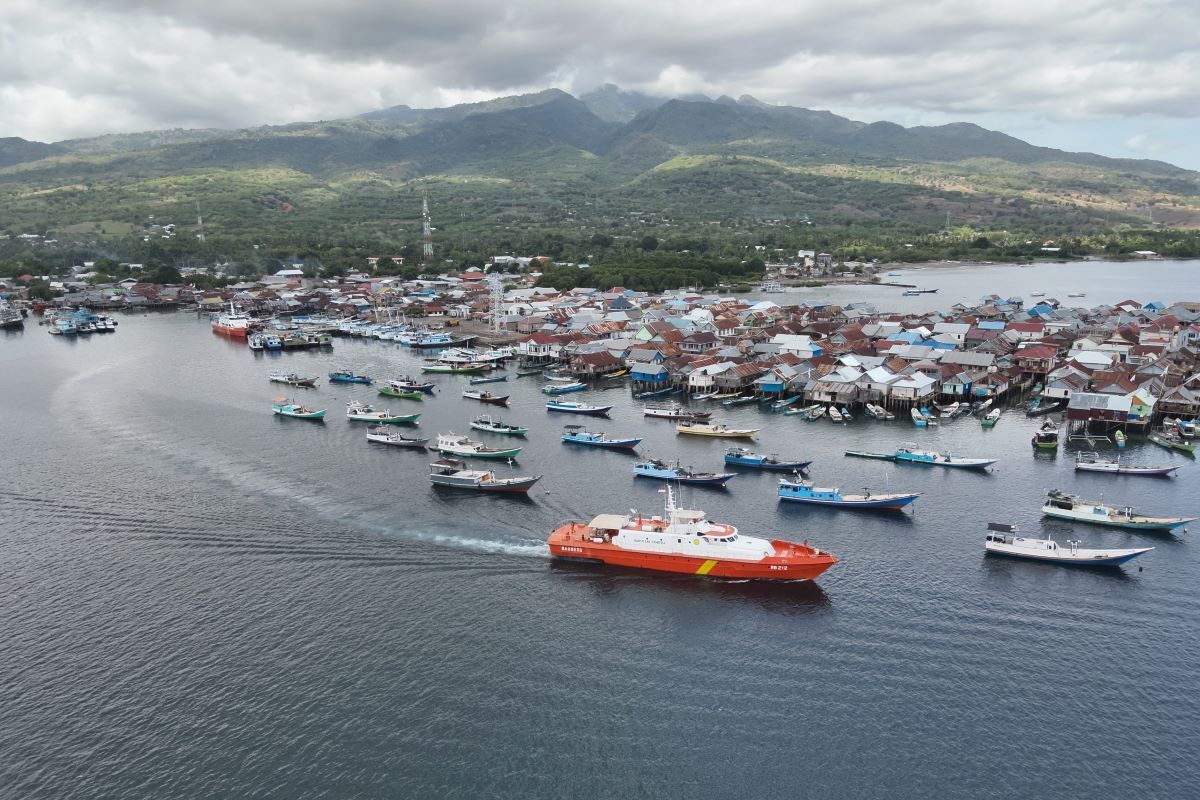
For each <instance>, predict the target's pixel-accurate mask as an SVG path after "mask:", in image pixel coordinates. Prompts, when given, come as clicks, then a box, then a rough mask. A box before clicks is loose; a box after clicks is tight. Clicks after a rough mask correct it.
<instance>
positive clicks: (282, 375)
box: [269, 372, 317, 389]
mask: <svg viewBox="0 0 1200 800" xmlns="http://www.w3.org/2000/svg"><path fill="white" fill-rule="evenodd" d="M269 378H270V380H271V382H272V383H286V384H288V385H289V386H303V387H305V388H308V389H311V388H314V387H315V386H316V385H317V378H316V377H315V376H314V377H305V376H303V375H297V374H296V373H294V372H272V373H271V374H270V376H269Z"/></svg>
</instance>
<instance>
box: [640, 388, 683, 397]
mask: <svg viewBox="0 0 1200 800" xmlns="http://www.w3.org/2000/svg"><path fill="white" fill-rule="evenodd" d="M678 391H681V390H680V389H675V388H673V387H671V386H668V387H667V388H665V389H655V390H653V391H649V392H638V393H637V394H635V395H634V396H633V397H634V399H635V400H646V399H648V398H651V397H666V396H667V395H669V394H675V393H676V392H678Z"/></svg>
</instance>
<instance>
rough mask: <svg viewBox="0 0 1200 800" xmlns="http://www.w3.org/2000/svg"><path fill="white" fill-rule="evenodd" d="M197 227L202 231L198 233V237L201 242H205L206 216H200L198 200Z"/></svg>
mask: <svg viewBox="0 0 1200 800" xmlns="http://www.w3.org/2000/svg"><path fill="white" fill-rule="evenodd" d="M196 227H197V228H199V229H200V232H199V233H197V234H196V238H197V239H199V240H200V244H204V217H202V216H200V201H199V200H197V201H196Z"/></svg>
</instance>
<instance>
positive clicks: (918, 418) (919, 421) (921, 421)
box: [908, 407, 929, 428]
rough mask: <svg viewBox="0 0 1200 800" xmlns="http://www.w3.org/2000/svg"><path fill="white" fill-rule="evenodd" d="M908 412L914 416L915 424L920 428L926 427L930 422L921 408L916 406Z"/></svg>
mask: <svg viewBox="0 0 1200 800" xmlns="http://www.w3.org/2000/svg"><path fill="white" fill-rule="evenodd" d="M908 413H909V414H910V415H911V416H912V422H913V425H916V426H917V427H918V428H924V427H925V426H926V425H928V424H929V422H928V420H926V419H925V415H924V414H922V413H921V409H919V408H916V407H914V408H912V409H911V410H910V411H909V412H908Z"/></svg>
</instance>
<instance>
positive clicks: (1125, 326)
mask: <svg viewBox="0 0 1200 800" xmlns="http://www.w3.org/2000/svg"><path fill="white" fill-rule="evenodd" d="M516 267H522V268H524V271H520V272H502V271H501V270H508V269H512V268H516ZM536 267H537V261H536V260H534V259H515V258H503V257H502V258H500V259H497V260H496V263H494V264H492V265H489V271H488V272H484V271H481V270H478V269H472V270H465V271H462V272H458V271H448V272H446V273H444V274H442V275H440V276H438V277H437V278H433V279H418V280H410V281H401V280H400V279H398V278H394V277H391V278H389V277H377V276H371V275H367V274H355V275H349V276H346V277H344V278H340V279H336V280H321V279H315V278H309V277H305V275H304V273H303V272H302V271H301V270H300V269H284V270H280V271H279V272H277V273H275V274H271V275H265V276H262V277H261V278H259V279H258V280H248V281H244V282H242V283H238V284H235V285H233V286H229V287H227V288H224V289H217V290H207V291H202V290H198V289H196V288H194V287H190V286H186V285H180V286H163V285H157V284H147V283H142V282H139V281H137V280H135V279H132V278H131V279H128V280H126V281H123V282H120V283H116V284H110V285H86V284H83V283H77V284H75V285H71V284H70V283H67V284H64V285H63V286H62V290H63V291H64V293H63V294H62V295H60V296H59V297H57V298H55V300H54V306H55V307H63V308H74V307H86V308H88V309H91V310H93V311H103V310H112V309H118V308H121V309H138V308H146V309H187V310H196V311H199V312H220V311H223V310H228V309H229V308H230V307H231V306H232V307H233V308H234V309H236V310H237V311H239V312H243V313H246V314H250V315H252V316H255V317H259V318H263V319H266V318H272V317H278V316H282V315H290V316H292V317H303V316H307V317H309V318H317V319H320V320H324V321H326V322H332V321H334V320H346V319H356V320H361V321H364V322H366V323H373V324H378V325H385V324H397V323H399V322H401V321H403V322H406V323H409V324H413V325H419V326H422V327H424V328H428V329H441V328H447V327H452V328H458V329H460V330H462V331H468V332H472V333H478V334H480V339H481V340H483V341H488V342H490V343H492V344H497V345H501V344H503V345H509V346H513V347H515V349H516V353H517V355H518V356H519V358H520V359H521V361H522V362H523V363H525V364H527V365H546V366H557V367H561V369H562V370H563V371H565V372H569V373H571V374H572V375H573V376H575V377H576V378H578V379H580V380H590V379H594V378H600V377H603V376H605V375H608V374H611V373H615V372H618V371H622V370H628V372H629V375H630V378H631V381H632V385H633V387H634V389H635V390H636V391H639V392H654V391H656V390H661V389H665V388H677V389H680V390H682V391H683V392H686V393H687V394H688V395H692V394H705V393H721V394H725V395H735V394H737V395H745V396H758V397H760V398H764V399H783V398H798V399H802V400H803V401H804V402H806V403H829V404H832V405H835V406H838V407H843V408H863V407H869V406H870V405H875V406H878V407H882V408H886V409H893V410H896V411H900V412H907V411H908V410H909V409H911V408H914V407H920V406H923V405H927V404H929V403H952V402H973V401H982V400H987V399H991V400H993V401H995V402H997V403H999V402H1003V401H1005V400H1008V399H1012V398H1018V397H1024V396H1026V395H1028V394H1030V393H1031V392H1034V391H1035V390H1036V392H1037V393H1040V395H1041V396H1042V397H1043V398H1045V399H1046V400H1047V401H1048V402H1057V403H1060V404H1062V405H1064V406H1066V407H1067V410H1068V419H1070V420H1071V421H1072V423H1073V424H1082V425H1083V426H1085V427H1087V426H1090V425H1097V426H1099V427H1100V428H1102V429H1107V428H1108V427H1111V426H1114V425H1119V426H1122V427H1125V426H1130V427H1132V428H1133V429H1134V430H1137V429H1138V428H1139V427H1141V428H1142V429H1143V430H1147V429H1148V428H1149V427H1150V426H1152V425H1155V424H1157V423H1158V422H1159V421H1161V419H1162V418H1163V417H1182V418H1187V419H1194V418H1196V417H1197V416H1200V304H1197V303H1177V304H1175V305H1172V306H1166V305H1164V304H1162V303H1159V302H1145V303H1142V302H1139V301H1137V300H1134V299H1129V300H1125V301H1123V302H1120V303H1117V304H1115V305H1103V306H1097V307H1092V308H1087V307H1083V306H1082V305H1081V301H1080V300H1079V299H1078V298H1063V299H1055V298H1051V297H1038V298H1021V297H1008V298H1005V297H1000V296H997V295H990V296H986V297H981V298H979V300H978V301H977V302H975V303H960V304H956V305H954V306H953V307H951V308H948V309H942V310H939V311H937V312H930V313H923V314H913V313H906V314H900V313H892V312H889V311H888V310H886V309H876V308H874V307H872V306H870V305H867V304H850V305H845V306H841V305H827V304H822V305H794V304H787V303H786V300H785V298H786V293H779V294H778V295H777V296H778V297H779V298H780V300H784V302H782V303H780V302H774V301H772V300H751V299H745V298H742V297H737V296H732V297H729V296H718V295H715V294H711V293H707V292H699V291H688V290H676V291H669V292H665V293H662V294H647V293H642V292H635V291H631V290H625V289H622V288H620V287H616V288H614V289H612V290H610V291H597V290H595V289H585V288H579V289H573V290H571V291H567V292H560V291H556V290H554V289H552V288H548V287H542V286H538V285H536V284H537V282H538V279H539V277H540V274H539V273H538V272H537V270H536ZM10 284H13V285H12V286H10V287H9V289H10V290H11V289H14V288H15V289H17V291H16V292H14V293H13V294H14V295H15V296H16V297H19V296H20V293H19V286H20V281H19V280H18V281H10ZM0 291H4V289H0ZM768 291H770V290H768ZM776 291H777V290H776ZM931 299H932V298H931ZM40 310H41V309H40V308H35V312H37V311H40ZM331 331H332V332H335V333H336V332H337V330H336V329H334V328H331ZM367 335H370V333H369V332H368V334H367Z"/></svg>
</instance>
